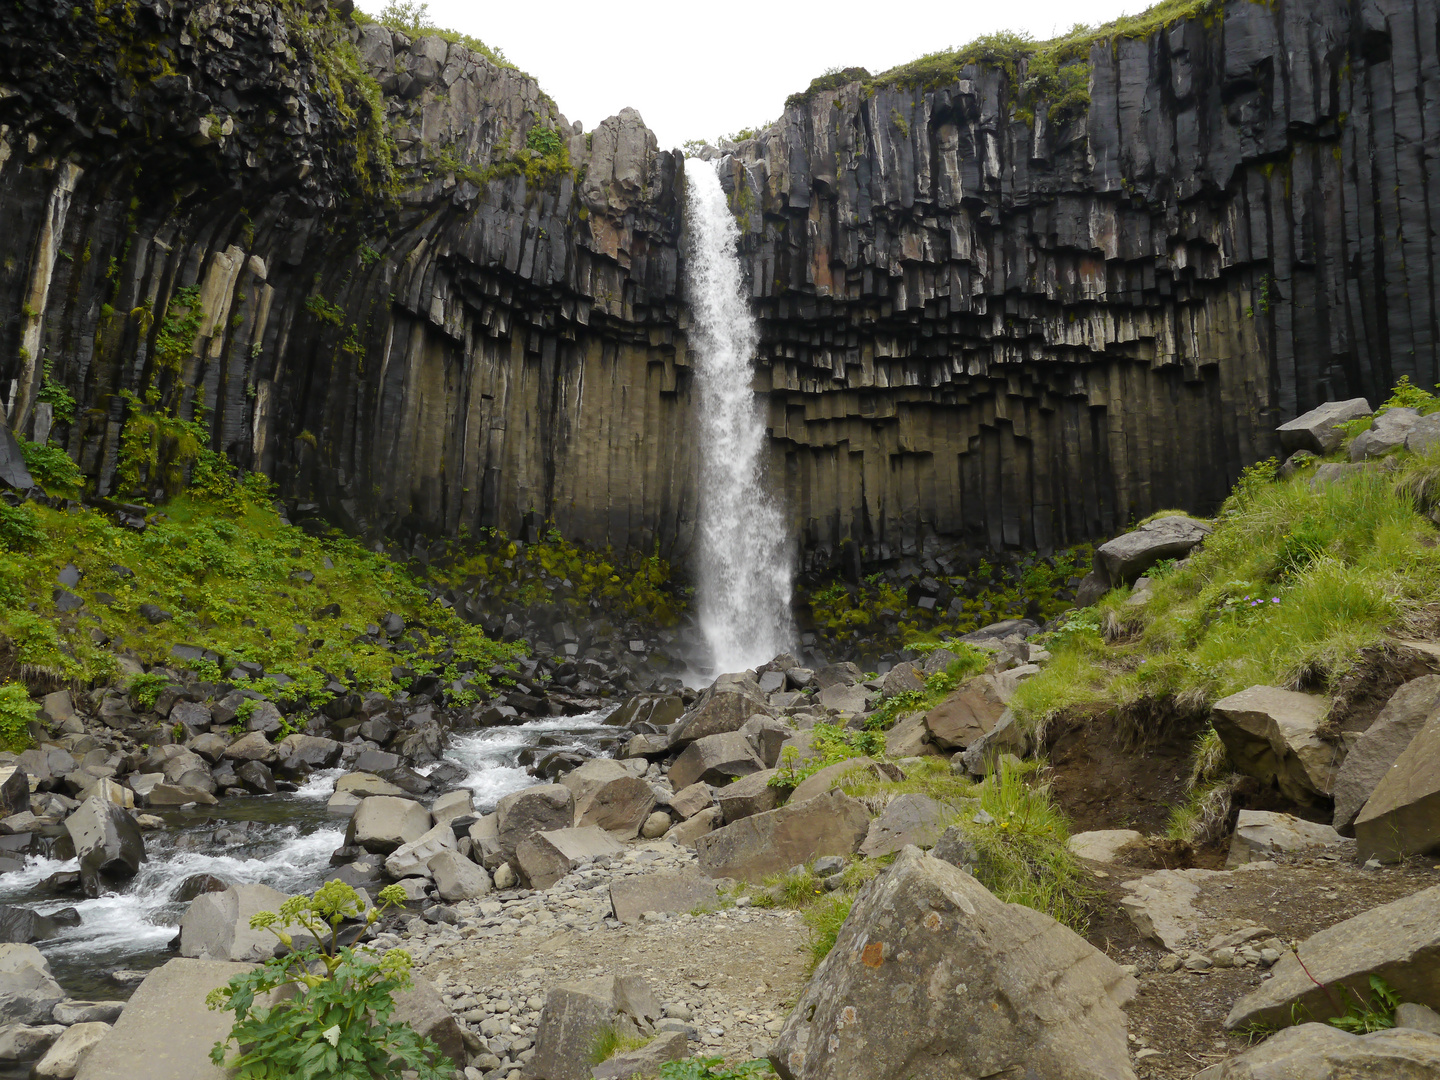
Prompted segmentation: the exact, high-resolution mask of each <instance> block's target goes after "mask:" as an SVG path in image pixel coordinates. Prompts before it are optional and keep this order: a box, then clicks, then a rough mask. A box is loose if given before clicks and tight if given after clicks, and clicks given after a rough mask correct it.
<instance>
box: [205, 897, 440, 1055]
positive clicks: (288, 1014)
mask: <svg viewBox="0 0 1440 1080" xmlns="http://www.w3.org/2000/svg"><path fill="white" fill-rule="evenodd" d="M404 898H405V894H404V891H403V890H402V889H401V888H400V887H399V886H398V885H391V886H389V887H387V888H385V889H382V890H381V891H380V902H381V906H380V907H371V908H370V909H369V910H368V911H367V910H366V909H365V907H364V905H363V902H362V901H361V899H360V897H359V895H358V894H357V893H356V892H355V890H354V889H352V888H351V887H350V886H348V885H346V884H344V883H343V882H340V881H332V882H330V883H329V884H328V885H322V886H321V887H320V888H319V889H317V890H316V891H315V893H314V895H313V896H296V897H291V898H290V899H289V900H287V901H285V903H284V904H282V905H281V906H280V910H279V912H273V911H262V912H259V913H258V914H256V915H254V916H252V917H251V919H250V928H251V929H252V930H260V929H268V930H270V931H271V932H272V933H274V934H275V936H276V937H277V938H279V939H280V943H281V944H282V945H284V946H285V947H286V948H287V949H288V950H291V951H289V952H287V953H286V955H284V956H280V957H274V958H272V959H269V960H266V961H265V962H264V963H262V964H261V965H260V966H259V967H257V968H254V969H253V970H251V971H248V972H245V973H244V974H241V975H236V976H235V977H234V978H233V979H231V980H230V981H229V983H228V984H226V985H225V986H223V987H220V988H218V989H216V990H213V991H211V993H210V994H209V996H208V997H207V998H206V1004H208V1005H209V1006H210V1008H212V1009H225V1010H228V1011H231V1012H233V1013H234V1014H235V1025H234V1027H232V1028H231V1030H230V1035H229V1037H228V1038H226V1039H225V1040H224V1041H222V1042H218V1043H216V1044H215V1046H214V1048H212V1049H211V1051H210V1060H212V1061H213V1062H214V1063H215V1064H216V1065H224V1066H226V1067H227V1068H230V1069H234V1070H236V1076H237V1080H282V1078H284V1080H289V1078H292V1077H293V1078H298V1080H376V1078H379V1077H390V1076H399V1075H400V1073H401V1071H402V1070H411V1071H412V1073H413V1075H414V1076H416V1077H417V1080H448V1077H449V1075H450V1072H451V1069H450V1067H449V1063H448V1062H446V1060H445V1058H444V1057H443V1056H442V1055H441V1053H440V1048H439V1047H438V1046H436V1045H435V1043H433V1042H432V1041H431V1040H429V1039H427V1038H424V1037H423V1036H420V1035H418V1034H416V1032H415V1031H414V1029H412V1028H411V1027H409V1025H407V1024H403V1023H399V1022H396V1021H392V1020H391V1018H390V1017H391V1014H392V1013H393V1012H394V1010H395V1000H394V994H395V993H396V992H397V991H400V990H405V989H408V988H409V987H410V985H411V980H410V966H411V961H410V956H409V954H408V953H406V952H404V951H402V950H400V949H391V950H390V951H389V952H387V953H386V954H385V955H384V956H383V957H382V958H380V960H379V961H376V960H373V959H371V957H370V956H369V955H367V954H365V953H363V952H357V951H355V950H354V949H351V948H349V947H345V946H339V945H337V938H338V932H339V928H340V925H341V924H342V923H343V922H344V921H346V920H347V919H349V920H354V919H363V920H364V922H365V923H366V925H373V924H374V923H375V922H376V920H377V919H379V917H380V915H381V913H382V912H383V911H384V910H386V909H387V908H389V907H391V906H394V905H399V904H403V902H404ZM292 926H299V927H303V928H304V931H305V933H306V934H308V935H309V936H310V937H311V938H312V939H313V940H314V942H316V944H314V945H308V944H305V942H304V940H303V939H302V940H301V941H298V942H297V941H296V939H295V938H294V937H293V936H292V935H291V933H290V932H289V931H288V930H287V927H292ZM297 946H298V947H297ZM285 986H294V987H295V988H296V989H297V991H298V992H297V993H296V995H295V996H294V997H292V998H289V999H286V1000H282V1001H280V1002H277V1003H276V1004H275V1005H272V1006H264V1005H257V1004H256V1003H255V999H256V998H257V997H259V996H261V995H262V994H265V993H268V992H269V991H272V990H276V989H278V988H280V987H285ZM231 1042H234V1043H235V1044H236V1046H237V1047H238V1050H237V1052H236V1054H235V1055H234V1056H233V1057H231V1058H230V1059H229V1060H228V1061H227V1060H226V1054H227V1049H228V1047H229V1044H230V1043H231Z"/></svg>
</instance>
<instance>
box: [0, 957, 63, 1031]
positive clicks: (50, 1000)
mask: <svg viewBox="0 0 1440 1080" xmlns="http://www.w3.org/2000/svg"><path fill="white" fill-rule="evenodd" d="M66 996H67V995H66V994H65V991H63V990H61V989H60V984H59V983H57V982H56V981H55V978H54V976H52V975H51V974H50V964H49V961H47V960H46V959H45V956H44V954H42V953H41V952H40V950H39V949H37V948H35V946H34V945H26V944H23V943H14V944H3V945H0V1025H3V1024H48V1023H49V1022H50V1019H51V1014H52V1012H53V1011H54V1008H55V1006H56V1005H58V1004H59V1003H60V1002H62V1001H64V1000H65V998H66Z"/></svg>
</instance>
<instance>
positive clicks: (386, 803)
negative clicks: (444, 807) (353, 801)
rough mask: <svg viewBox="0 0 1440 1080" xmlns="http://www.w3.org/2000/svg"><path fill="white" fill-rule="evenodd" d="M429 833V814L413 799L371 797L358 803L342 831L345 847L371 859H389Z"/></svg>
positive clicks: (383, 796)
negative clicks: (361, 851) (355, 847)
mask: <svg viewBox="0 0 1440 1080" xmlns="http://www.w3.org/2000/svg"><path fill="white" fill-rule="evenodd" d="M429 829H430V811H429V810H426V809H425V807H423V806H421V805H420V804H419V803H417V802H415V801H414V800H413V799H401V798H398V797H396V796H393V795H372V796H370V797H369V798H368V799H364V800H362V801H361V803H360V805H359V806H357V807H356V808H355V813H354V814H353V815H351V817H350V824H349V826H348V827H347V828H346V830H345V843H346V844H347V845H351V844H358V845H360V846H361V847H363V848H364V849H365V850H366V851H368V852H370V853H371V854H372V855H389V854H390V853H391V852H393V851H395V850H396V849H397V848H399V847H401V846H403V845H405V844H408V843H410V842H411V841H412V840H418V839H419V838H420V837H422V836H424V835H425V833H426V832H428V831H429Z"/></svg>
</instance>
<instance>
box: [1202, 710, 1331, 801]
mask: <svg viewBox="0 0 1440 1080" xmlns="http://www.w3.org/2000/svg"><path fill="white" fill-rule="evenodd" d="M1329 706H1330V703H1329V701H1327V700H1326V699H1325V698H1323V697H1320V696H1318V695H1315V694H1300V693H1296V692H1295V691H1293V690H1282V689H1280V688H1278V687H1274V686H1252V687H1250V688H1249V689H1248V690H1242V691H1240V693H1238V694H1231V695H1230V696H1229V697H1227V698H1222V699H1221V700H1220V701H1217V702H1216V703H1215V706H1214V710H1213V712H1212V714H1211V722H1212V723H1213V724H1214V725H1215V732H1216V734H1218V735H1219V736H1220V741H1221V742H1223V743H1224V744H1225V751H1226V753H1227V754H1228V755H1229V758H1230V763H1231V764H1232V765H1234V766H1235V767H1236V768H1237V769H1239V770H1240V771H1241V772H1244V773H1248V774H1250V775H1251V776H1254V777H1256V778H1257V779H1259V780H1262V781H1264V782H1265V783H1267V784H1274V785H1275V786H1277V787H1278V788H1279V789H1280V792H1281V794H1283V795H1284V796H1285V797H1286V798H1288V799H1290V800H1291V801H1293V802H1296V803H1300V804H1302V805H1310V806H1319V805H1322V804H1323V803H1325V802H1326V801H1327V800H1328V799H1329V796H1330V793H1331V791H1332V790H1333V788H1334V786H1335V772H1336V768H1337V765H1338V754H1337V752H1336V748H1335V746H1334V745H1333V744H1331V743H1330V742H1328V741H1327V740H1325V739H1323V738H1321V737H1320V734H1319V728H1320V725H1321V722H1322V721H1323V720H1324V719H1325V714H1326V712H1327V711H1328V710H1329Z"/></svg>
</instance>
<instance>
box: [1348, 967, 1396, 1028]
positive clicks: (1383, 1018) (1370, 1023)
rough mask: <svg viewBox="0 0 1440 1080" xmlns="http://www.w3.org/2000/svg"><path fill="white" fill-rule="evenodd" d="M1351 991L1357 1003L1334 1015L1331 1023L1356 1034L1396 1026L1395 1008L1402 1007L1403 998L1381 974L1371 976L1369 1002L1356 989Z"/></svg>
mask: <svg viewBox="0 0 1440 1080" xmlns="http://www.w3.org/2000/svg"><path fill="white" fill-rule="evenodd" d="M1351 993H1352V994H1353V995H1354V997H1355V999H1356V1000H1355V1003H1354V1004H1352V1005H1351V1006H1350V1009H1349V1011H1348V1012H1346V1014H1345V1015H1344V1016H1332V1017H1331V1018H1330V1023H1332V1024H1334V1025H1335V1026H1336V1027H1338V1028H1340V1029H1341V1030H1342V1031H1348V1032H1351V1033H1352V1034H1355V1035H1368V1034H1369V1033H1370V1032H1372V1031H1384V1030H1385V1029H1386V1028H1393V1027H1394V1026H1395V1010H1396V1009H1398V1008H1400V1006H1401V1004H1402V1003H1403V999H1402V998H1401V997H1400V995H1399V994H1398V993H1396V991H1395V989H1394V987H1392V986H1391V985H1390V984H1389V983H1387V982H1386V981H1385V980H1384V979H1382V978H1381V977H1380V976H1379V975H1371V976H1370V1000H1369V1001H1368V1002H1367V1001H1366V1000H1365V999H1364V998H1362V997H1360V995H1359V994H1355V993H1354V991H1351Z"/></svg>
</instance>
